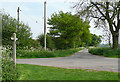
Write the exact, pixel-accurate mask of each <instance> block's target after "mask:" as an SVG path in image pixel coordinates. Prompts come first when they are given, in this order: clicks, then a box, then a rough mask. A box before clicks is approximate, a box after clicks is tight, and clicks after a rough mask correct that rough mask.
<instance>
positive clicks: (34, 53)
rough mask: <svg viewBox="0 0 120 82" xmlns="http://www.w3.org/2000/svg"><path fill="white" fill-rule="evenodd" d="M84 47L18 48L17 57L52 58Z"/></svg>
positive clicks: (64, 55)
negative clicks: (47, 49)
mask: <svg viewBox="0 0 120 82" xmlns="http://www.w3.org/2000/svg"><path fill="white" fill-rule="evenodd" d="M82 49H83V48H76V49H68V50H56V51H45V50H17V58H51V57H66V56H70V55H72V54H74V53H75V52H78V51H80V50H82Z"/></svg>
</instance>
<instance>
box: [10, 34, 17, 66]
mask: <svg viewBox="0 0 120 82" xmlns="http://www.w3.org/2000/svg"><path fill="white" fill-rule="evenodd" d="M11 39H12V40H14V42H13V61H14V63H15V66H16V40H18V38H16V33H13V38H11Z"/></svg>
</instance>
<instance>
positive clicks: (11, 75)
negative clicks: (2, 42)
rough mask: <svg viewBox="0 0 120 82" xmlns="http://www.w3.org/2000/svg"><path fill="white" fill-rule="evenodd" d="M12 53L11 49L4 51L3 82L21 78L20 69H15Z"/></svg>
mask: <svg viewBox="0 0 120 82" xmlns="http://www.w3.org/2000/svg"><path fill="white" fill-rule="evenodd" d="M11 54H12V52H11V51H10V49H9V48H8V49H6V50H5V49H4V50H2V66H1V67H2V80H3V81H4V80H5V81H6V80H17V79H18V78H19V76H20V72H19V70H18V67H15V64H14V62H13V61H11Z"/></svg>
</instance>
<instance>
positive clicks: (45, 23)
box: [44, 1, 46, 50]
mask: <svg viewBox="0 0 120 82" xmlns="http://www.w3.org/2000/svg"><path fill="white" fill-rule="evenodd" d="M44 48H45V50H46V1H45V2H44Z"/></svg>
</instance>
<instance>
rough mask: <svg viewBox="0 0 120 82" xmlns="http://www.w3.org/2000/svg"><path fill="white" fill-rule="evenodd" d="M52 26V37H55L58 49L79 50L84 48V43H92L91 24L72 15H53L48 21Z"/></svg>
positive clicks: (61, 13)
mask: <svg viewBox="0 0 120 82" xmlns="http://www.w3.org/2000/svg"><path fill="white" fill-rule="evenodd" d="M48 24H49V25H50V26H51V27H49V28H50V33H48V34H49V35H50V36H52V37H53V40H54V42H55V46H56V48H57V49H67V48H77V47H80V46H84V44H85V43H84V41H90V39H91V36H90V31H89V28H90V26H89V23H88V22H87V21H83V20H82V19H80V18H79V17H78V16H77V15H72V14H71V13H68V12H67V13H63V12H62V11H60V12H59V13H58V14H57V13H54V14H52V16H51V18H49V19H48Z"/></svg>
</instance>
